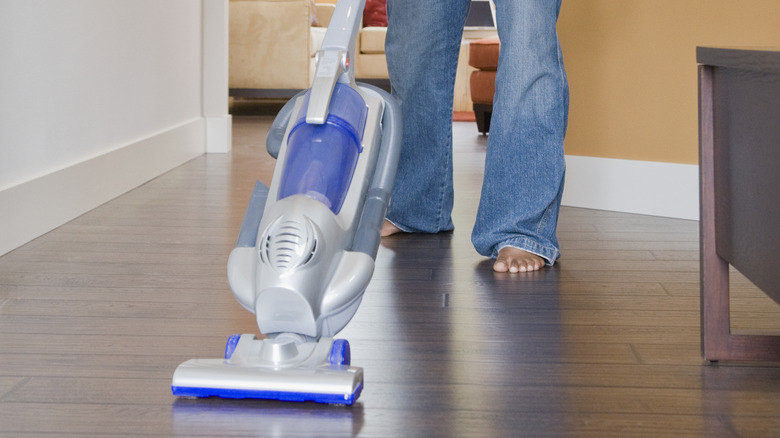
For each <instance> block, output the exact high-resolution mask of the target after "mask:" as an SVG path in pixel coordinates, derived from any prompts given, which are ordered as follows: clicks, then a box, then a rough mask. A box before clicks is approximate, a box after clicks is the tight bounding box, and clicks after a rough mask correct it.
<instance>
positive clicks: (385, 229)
mask: <svg viewBox="0 0 780 438" xmlns="http://www.w3.org/2000/svg"><path fill="white" fill-rule="evenodd" d="M402 232H403V231H401V229H400V228H398V227H396V226H395V225H393V224H392V223H390V221H388V220H385V223H383V224H382V231H380V232H379V236H380V237H387V236H392V235H393V234H397V233H402Z"/></svg>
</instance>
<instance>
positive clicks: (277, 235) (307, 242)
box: [260, 217, 317, 271]
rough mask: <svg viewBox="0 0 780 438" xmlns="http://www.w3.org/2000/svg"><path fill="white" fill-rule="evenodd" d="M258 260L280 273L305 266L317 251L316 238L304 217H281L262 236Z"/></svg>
mask: <svg viewBox="0 0 780 438" xmlns="http://www.w3.org/2000/svg"><path fill="white" fill-rule="evenodd" d="M261 242H262V246H261V247H260V259H261V260H262V261H263V263H265V264H267V265H270V266H272V267H274V268H275V269H278V270H281V271H289V270H291V269H294V268H296V267H298V266H302V265H305V264H306V263H308V262H309V261H310V260H311V259H312V257H314V252H315V251H316V249H317V236H316V234H315V232H314V227H313V226H312V224H311V222H310V221H309V220H308V219H306V218H305V217H293V218H290V217H281V218H279V219H278V220H277V221H276V222H274V223H273V224H272V225H271V226H270V227H268V230H267V231H266V233H265V235H264V236H263V238H262V240H261Z"/></svg>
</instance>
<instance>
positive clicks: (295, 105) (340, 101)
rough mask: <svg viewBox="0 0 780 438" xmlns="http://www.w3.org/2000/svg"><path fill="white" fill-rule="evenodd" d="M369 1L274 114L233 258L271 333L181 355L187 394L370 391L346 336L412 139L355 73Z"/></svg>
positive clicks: (387, 103)
mask: <svg viewBox="0 0 780 438" xmlns="http://www.w3.org/2000/svg"><path fill="white" fill-rule="evenodd" d="M364 2H365V0H340V1H339V2H338V3H337V5H336V9H335V11H334V14H333V18H332V19H331V22H330V25H329V26H328V29H327V33H326V35H325V38H324V40H323V44H322V49H321V50H320V51H319V52H318V53H317V55H316V66H317V67H316V73H315V77H314V80H313V82H312V87H311V88H310V89H308V90H306V91H304V92H302V93H300V94H299V95H297V96H296V97H294V98H293V99H291V100H290V101H289V102H288V103H287V104H286V105H285V106H284V107H283V108H282V110H281V111H280V112H279V114H278V115H277V117H276V119H275V120H274V122H273V124H272V127H271V129H270V130H269V133H268V137H267V139H266V146H267V149H268V152H269V153H270V154H271V155H272V156H273V157H275V158H276V159H277V163H276V167H275V169H274V175H273V178H272V181H271V186H270V188H267V187H266V186H265V185H263V184H262V183H260V182H258V183H257V184H256V186H255V190H254V192H253V194H252V197H251V199H250V202H249V206H248V208H247V211H246V214H245V217H244V221H243V223H242V225H241V230H240V232H239V236H238V241H237V243H236V247H235V248H234V249H233V250H232V251H231V253H230V257H229V259H228V266H227V271H228V282H229V284H230V287H231V289H232V291H233V295H234V296H235V298H236V300H238V302H239V303H241V305H242V306H243V307H244V308H246V309H247V310H248V311H250V312H253V313H254V314H255V315H256V316H257V325H258V327H259V330H260V332H261V333H262V334H263V335H264V336H260V337H258V336H255V335H254V334H241V335H233V336H230V337H229V338H228V341H227V345H226V347H225V354H224V357H223V358H221V359H191V360H188V361H186V362H184V363H182V364H181V365H179V366H178V367H177V368H176V371H175V372H174V374H173V381H172V384H171V389H172V391H173V394H174V395H176V396H179V397H210V396H217V397H223V398H259V399H275V400H285V401H314V402H321V403H331V404H342V405H351V404H353V403H354V402H355V400H356V399H357V398H358V397H359V396H360V393H361V390H362V388H363V370H362V368H359V367H355V366H352V365H351V363H350V348H349V343H348V341H346V340H344V339H334V336H335V335H336V334H337V333H338V332H339V331H341V330H342V329H343V328H344V327H345V326H346V325H347V323H348V322H349V321H350V320H351V319H352V317H353V316H354V314H355V312H356V311H357V309H358V306H359V305H360V302H361V299H362V296H363V293H364V292H365V289H366V287H367V286H368V283H369V281H370V279H371V276H372V274H373V271H374V261H375V259H376V254H377V250H378V247H379V240H380V230H381V227H382V223H383V221H384V215H385V212H386V211H387V206H388V204H389V202H390V192H391V189H392V186H393V182H394V179H395V173H396V168H397V165H398V155H399V153H400V142H401V121H400V110H399V106H398V104H397V103H396V101H395V100H394V98H393V97H392V96H390V94H388V93H387V92H385V91H384V90H382V89H380V88H377V87H373V86H371V85H365V84H357V83H356V82H355V78H354V69H353V65H352V60H353V59H354V53H355V40H356V37H357V32H358V28H359V24H360V21H361V17H362V15H363V7H364Z"/></svg>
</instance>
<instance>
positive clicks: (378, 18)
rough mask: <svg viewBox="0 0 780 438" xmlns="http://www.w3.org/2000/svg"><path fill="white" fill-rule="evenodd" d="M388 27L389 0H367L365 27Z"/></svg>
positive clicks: (364, 17)
mask: <svg viewBox="0 0 780 438" xmlns="http://www.w3.org/2000/svg"><path fill="white" fill-rule="evenodd" d="M369 26H371V27H387V0H366V7H365V8H364V9H363V27H369Z"/></svg>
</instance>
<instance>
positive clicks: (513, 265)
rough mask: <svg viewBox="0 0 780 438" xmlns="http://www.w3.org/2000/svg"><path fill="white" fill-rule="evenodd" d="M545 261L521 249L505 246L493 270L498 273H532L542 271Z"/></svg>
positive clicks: (499, 253)
mask: <svg viewBox="0 0 780 438" xmlns="http://www.w3.org/2000/svg"><path fill="white" fill-rule="evenodd" d="M543 266H544V259H543V258H541V257H539V256H538V255H536V254H532V253H530V252H527V251H523V250H522V249H520V248H515V247H512V246H505V247H503V248H501V250H500V251H499V252H498V257H497V258H496V262H495V263H493V270H494V271H496V272H511V273H514V272H532V271H538V270H539V269H542V267H543Z"/></svg>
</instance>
